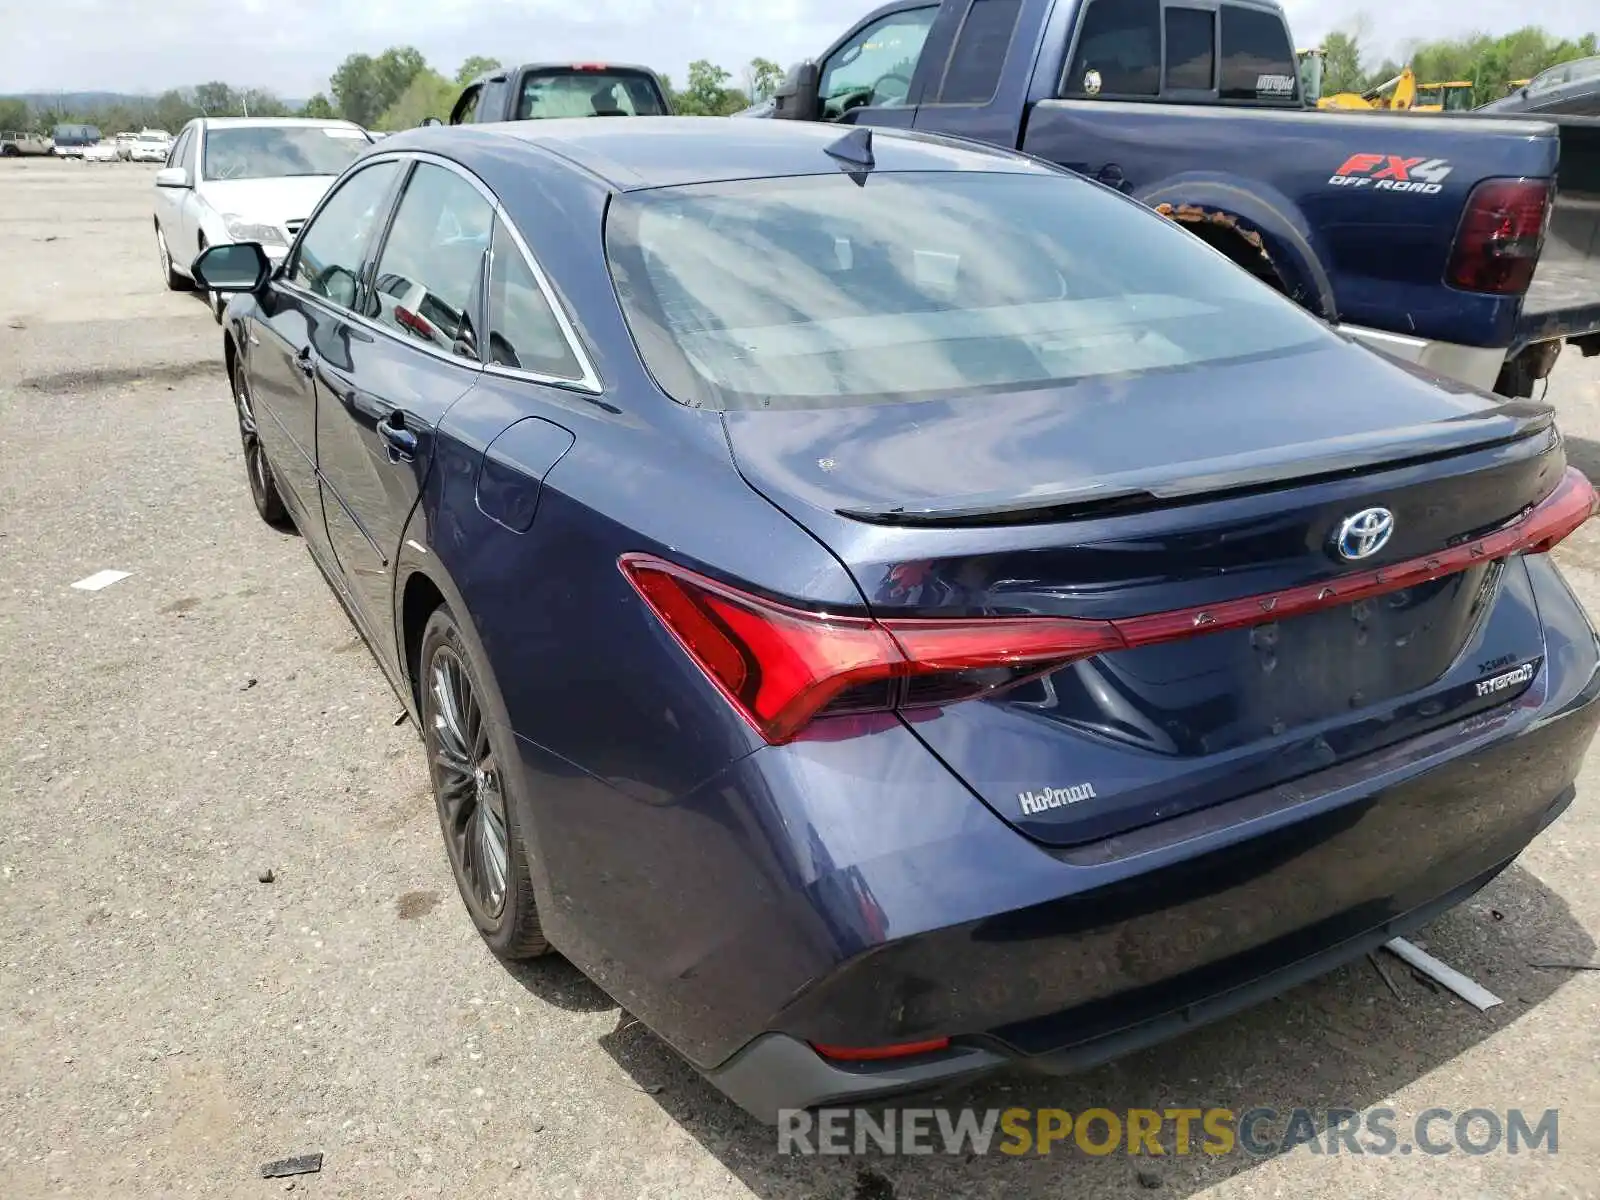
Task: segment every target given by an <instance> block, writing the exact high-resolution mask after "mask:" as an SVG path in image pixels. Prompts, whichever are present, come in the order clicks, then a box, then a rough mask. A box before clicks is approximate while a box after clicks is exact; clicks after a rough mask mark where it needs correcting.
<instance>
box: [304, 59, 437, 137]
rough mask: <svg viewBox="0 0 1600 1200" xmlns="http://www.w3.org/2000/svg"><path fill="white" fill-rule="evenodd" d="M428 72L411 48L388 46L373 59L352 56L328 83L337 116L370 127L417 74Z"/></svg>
mask: <svg viewBox="0 0 1600 1200" xmlns="http://www.w3.org/2000/svg"><path fill="white" fill-rule="evenodd" d="M427 69H428V62H427V60H426V59H425V58H423V57H422V52H421V51H420V50H417V49H416V48H415V47H413V46H390V47H389V49H387V50H385V51H384V52H383V53H382V54H380V55H378V56H377V57H376V58H374V57H373V56H372V55H370V54H352V55H350V57H349V58H347V59H345V60H344V62H343V63H341V64H340V66H339V69H338V70H337V71H335V72H334V73H333V78H332V79H330V80H329V81H328V84H329V89H330V90H331V91H332V92H333V96H334V99H335V100H337V101H338V104H339V112H340V115H342V116H343V117H345V118H346V119H347V120H351V121H354V122H355V123H356V124H358V125H371V124H372V123H373V122H374V121H376V120H377V119H378V118H379V117H381V116H382V115H383V114H384V112H385V111H387V110H388V108H389V107H390V106H391V105H392V104H394V103H395V101H397V100H398V99H400V93H402V92H404V91H405V90H406V88H408V87H410V86H411V81H412V80H413V79H415V78H416V77H417V75H418V74H419V73H420V72H422V71H425V70H427Z"/></svg>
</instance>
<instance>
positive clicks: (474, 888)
mask: <svg viewBox="0 0 1600 1200" xmlns="http://www.w3.org/2000/svg"><path fill="white" fill-rule="evenodd" d="M426 708H427V716H428V720H427V726H426V739H427V744H428V765H429V770H430V773H431V774H432V776H433V786H434V795H435V798H436V799H437V801H438V804H439V817H440V821H441V823H442V824H443V826H444V830H445V839H446V842H447V843H448V845H449V848H450V857H451V858H452V860H454V864H455V867H456V871H457V874H458V876H459V878H460V879H461V881H462V882H463V883H464V884H465V885H466V888H465V889H464V890H470V892H471V899H472V900H473V902H474V904H475V905H476V907H478V908H479V909H480V910H481V912H482V914H483V916H484V917H486V918H487V919H489V920H491V921H493V920H495V919H497V918H498V917H499V915H500V912H501V910H502V909H503V908H504V907H505V902H506V878H507V872H508V869H509V868H508V862H509V850H508V846H509V844H510V838H509V835H508V833H507V829H506V801H505V789H504V785H503V782H502V779H501V774H500V769H499V766H498V764H497V763H496V761H495V756H494V750H493V748H492V747H491V746H490V744H489V729H488V722H487V721H486V720H485V719H484V715H483V710H482V708H481V707H480V706H479V703H478V697H477V693H476V692H475V691H474V689H473V686H472V680H471V678H470V677H469V675H468V674H467V670H466V665H465V664H464V663H463V662H462V660H461V658H460V656H459V655H457V653H456V652H455V651H454V650H453V649H451V648H450V647H449V646H440V647H439V648H438V649H437V650H436V651H435V652H434V655H433V661H432V664H431V665H430V667H429V671H428V704H427V705H426Z"/></svg>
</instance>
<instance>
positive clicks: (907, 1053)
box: [811, 1037, 950, 1062]
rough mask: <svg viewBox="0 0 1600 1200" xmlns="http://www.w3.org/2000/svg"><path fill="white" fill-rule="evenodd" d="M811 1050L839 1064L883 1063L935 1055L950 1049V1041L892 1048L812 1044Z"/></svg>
mask: <svg viewBox="0 0 1600 1200" xmlns="http://www.w3.org/2000/svg"><path fill="white" fill-rule="evenodd" d="M811 1048H812V1049H813V1050H815V1051H816V1052H817V1053H818V1054H820V1055H822V1057H824V1058H831V1059H834V1060H836V1061H838V1062H882V1061H883V1060H884V1059H886V1058H910V1057H911V1056H912V1055H914V1054H934V1053H937V1052H938V1051H940V1050H948V1049H950V1039H949V1038H947V1037H942V1038H929V1039H928V1040H927V1041H925V1042H898V1043H896V1044H895V1045H892V1046H825V1045H823V1044H822V1043H821V1042H812V1043H811Z"/></svg>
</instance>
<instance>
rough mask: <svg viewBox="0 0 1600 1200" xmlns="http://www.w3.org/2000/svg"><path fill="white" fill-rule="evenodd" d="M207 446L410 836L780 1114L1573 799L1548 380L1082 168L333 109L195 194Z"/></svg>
mask: <svg viewBox="0 0 1600 1200" xmlns="http://www.w3.org/2000/svg"><path fill="white" fill-rule="evenodd" d="M196 270H197V271H198V272H199V273H200V275H201V276H202V281H203V282H204V283H205V284H206V285H207V286H210V287H213V288H216V289H217V290H219V291H227V292H235V293H239V294H238V295H237V296H235V298H234V299H233V300H232V301H231V302H230V303H229V305H228V309H227V314H226V321H225V337H226V350H227V364H228V369H229V371H230V372H231V376H232V382H233V390H234V397H235V401H236V405H237V410H238V421H239V430H240V434H241V437H242V439H243V445H244V455H245V461H246V464H247V467H248V477H249V483H250V489H251V494H252V496H253V497H254V500H255V504H256V507H257V509H258V510H259V511H260V513H261V516H262V517H263V518H265V519H266V520H267V521H268V522H270V523H272V524H274V525H277V526H280V527H282V528H285V529H287V528H289V527H290V526H291V525H292V526H293V527H294V528H297V529H298V530H299V531H300V532H301V533H302V534H303V535H304V536H305V540H306V544H307V546H308V547H309V548H310V550H311V552H312V555H313V556H314V557H315V559H316V561H317V562H318V564H319V565H320V566H321V568H322V569H323V571H324V573H325V574H326V576H327V578H328V580H329V582H330V583H331V584H332V585H333V587H334V589H335V590H336V591H337V592H338V594H339V596H340V598H341V599H342V600H343V601H344V603H345V605H346V606H347V608H348V609H349V611H350V613H351V615H352V617H353V618H354V620H355V622H356V623H357V624H358V625H359V626H360V628H361V630H362V631H363V633H364V634H365V636H366V638H367V640H368V642H369V643H370V644H371V646H372V649H373V651H374V653H375V655H376V657H377V659H378V662H379V663H380V664H381V665H382V667H383V669H384V670H385V671H386V672H387V673H388V675H389V678H390V679H391V680H392V681H393V683H394V686H395V688H396V690H397V691H398V692H399V693H400V695H401V696H402V697H403V699H404V701H405V704H406V706H407V707H408V709H409V710H410V711H411V713H412V715H413V717H414V718H415V719H416V720H417V724H418V726H419V728H420V729H421V730H422V734H423V739H424V741H425V744H426V749H427V754H428V763H429V769H430V772H431V776H432V783H433V788H434V791H435V793H436V796H437V800H438V809H439V816H440V821H441V824H442V826H443V831H444V842H445V847H446V850H447V852H448V854H449V858H450V864H451V867H452V868H453V870H454V872H455V876H456V880H457V882H458V884H459V885H460V890H461V895H462V899H463V901H464V902H465V904H466V907H467V910H468V911H469V913H470V914H471V916H472V919H473V921H474V922H475V923H476V925H477V927H478V928H479V929H480V930H481V931H482V934H483V937H484V939H485V940H486V941H487V942H488V944H489V946H490V947H491V949H493V950H494V951H495V953H497V954H500V955H503V956H505V957H507V958H521V957H528V956H533V955H538V954H542V953H544V952H546V951H548V950H551V949H552V948H554V949H558V950H559V951H560V952H562V953H563V954H565V955H566V956H567V957H569V958H570V959H571V960H572V961H573V962H575V963H577V964H578V965H579V966H580V967H581V968H582V969H583V970H584V971H586V972H588V973H589V974H590V975H591V976H592V977H593V978H594V979H595V980H596V981H597V982H598V983H599V984H600V985H601V986H603V987H604V988H605V989H606V990H607V991H609V992H610V993H611V995H612V996H614V997H615V998H616V999H617V1000H618V1001H619V1002H620V1003H621V1004H623V1005H625V1006H626V1007H627V1009H628V1010H629V1011H631V1012H632V1013H634V1014H636V1015H637V1016H638V1017H639V1018H640V1019H641V1020H642V1021H644V1022H645V1023H646V1024H647V1025H648V1026H650V1027H651V1028H653V1029H654V1030H655V1031H657V1032H658V1033H659V1034H660V1035H661V1036H662V1037H663V1038H665V1039H666V1040H667V1041H668V1042H670V1043H671V1044H672V1045H673V1046H674V1047H675V1048H676V1049H677V1050H678V1051H680V1052H681V1053H682V1054H683V1055H684V1056H685V1057H687V1058H688V1059H689V1060H690V1061H691V1062H693V1063H694V1064H695V1065H696V1066H697V1067H698V1068H699V1069H700V1070H702V1071H703V1072H705V1074H706V1075H707V1076H709V1077H710V1078H711V1079H712V1080H713V1081H714V1082H715V1083H716V1084H717V1086H719V1087H720V1088H722V1089H723V1090H724V1091H725V1092H726V1093H727V1094H728V1095H729V1096H731V1097H732V1098H733V1099H734V1100H736V1101H737V1102H738V1103H739V1104H741V1105H743V1106H744V1107H746V1108H747V1109H749V1110H750V1111H752V1112H754V1113H757V1114H760V1115H762V1116H764V1117H767V1118H768V1119H772V1118H775V1117H776V1114H777V1112H778V1110H780V1109H782V1108H785V1107H803V1106H808V1105H814V1104H821V1103H827V1102H843V1101H847V1100H853V1099H858V1098H862V1097H866V1096H872V1095H878V1094H883V1093H887V1092H892V1091H897V1090H901V1089H906V1088H912V1087H918V1086H922V1085H929V1084H935V1083H940V1082H944V1081H948V1080H950V1079H953V1078H956V1077H960V1076H966V1075H970V1074H973V1073H976V1072H980V1071H985V1070H989V1069H992V1068H995V1067H999V1066H1001V1065H1004V1064H1008V1063H1010V1064H1019V1065H1024V1066H1027V1067H1030V1068H1034V1069H1038V1070H1043V1071H1065V1070H1071V1069H1075V1068H1077V1067H1080V1066H1083V1065H1087V1064H1090V1063H1093V1062H1096V1061H1098V1060H1101V1059H1105V1058H1107V1057H1110V1056H1112V1055H1115V1054H1119V1053H1121V1052H1124V1051H1126V1050H1128V1049H1130V1048H1133V1047H1137V1046H1139V1045H1142V1044H1145V1043H1147V1042H1150V1041H1152V1040H1155V1039H1158V1038H1161V1037H1164V1036H1167V1035H1170V1034H1171V1033H1173V1032H1175V1031H1178V1030H1181V1029H1185V1028H1188V1027H1190V1026H1192V1025H1194V1024H1196V1023H1198V1022H1201V1021H1204V1020H1208V1019H1211V1018H1214V1017H1217V1016H1220V1015H1222V1014H1225V1013H1227V1012H1230V1011H1233V1010H1235V1009H1238V1008H1240V1007H1242V1006H1244V1005H1246V1004H1248V1003H1250V1002H1252V1001H1254V1000H1257V999H1260V998H1262V997H1265V996H1268V995H1270V994H1272V993H1274V992H1277V991H1279V990H1282V989H1283V988H1285V987H1287V986H1289V985H1291V984H1293V983H1296V982H1298V981H1300V980H1302V979H1306V978H1308V977H1310V976H1313V975H1315V974H1317V973H1320V972H1322V971H1325V970H1327V969H1329V968H1330V967H1332V966H1334V965H1336V964H1338V963H1340V962H1343V961H1345V960H1347V959H1350V958H1353V957H1356V956H1359V955H1361V954H1363V953H1364V952H1366V951H1367V950H1369V949H1371V948H1373V947H1375V946H1377V945H1379V944H1381V943H1382V942H1384V941H1386V940H1388V939H1389V938H1392V937H1394V936H1396V935H1398V934H1401V933H1403V932H1405V931H1406V930H1409V929H1411V928H1413V927H1415V926H1417V925H1420V924H1421V923H1423V922H1425V921H1427V920H1429V919H1430V918H1432V917H1433V916H1434V915H1435V914H1437V913H1439V912H1441V911H1443V910H1444V909H1446V908H1448V907H1450V906H1451V905H1453V904H1456V903H1457V902H1459V901H1460V900H1461V899H1462V898H1464V897H1466V896H1468V895H1470V894H1471V893H1472V892H1473V891H1474V890H1476V889H1477V888H1480V887H1481V886H1483V884H1484V883H1486V882H1487V881H1488V880H1490V879H1491V878H1493V877H1494V876H1495V874H1496V873H1497V872H1499V871H1501V870H1503V869H1504V868H1505V867H1506V866H1507V864H1509V863H1510V862H1511V861H1512V860H1513V859H1514V858H1515V857H1516V856H1517V855H1518V853H1519V852H1520V851H1521V850H1522V849H1523V847H1525V846H1526V845H1527V844H1528V843H1529V841H1530V840H1531V839H1532V838H1533V837H1534V836H1535V835H1536V834H1537V833H1538V832H1539V831H1540V830H1541V829H1543V828H1544V827H1545V826H1546V825H1548V824H1549V823H1550V822H1551V821H1553V820H1555V819H1556V817H1557V816H1558V815H1559V814H1560V813H1561V812H1562V810H1563V809H1564V808H1565V807H1566V806H1567V804H1568V803H1569V802H1570V801H1571V800H1572V797H1573V780H1574V778H1575V775H1576V773H1577V770H1578V765H1579V761H1580V760H1581V758H1582V757H1583V754H1584V752H1585V749H1586V748H1587V747H1588V745H1589V743H1590V740H1591V738H1592V737H1593V735H1594V733H1595V727H1596V721H1597V719H1600V707H1597V706H1596V704H1595V700H1596V697H1597V695H1600V674H1597V668H1600V654H1597V644H1596V636H1595V633H1594V632H1593V630H1592V629H1591V627H1590V625H1589V622H1588V620H1587V618H1586V617H1585V614H1584V612H1583V610H1582V608H1581V607H1580V606H1579V604H1578V602H1577V601H1576V600H1575V599H1574V597H1573V595H1572V593H1571V592H1570V591H1569V590H1568V588H1567V586H1566V584H1565V583H1564V582H1563V581H1562V579H1561V577H1560V575H1559V574H1558V573H1557V571H1556V569H1555V567H1554V566H1553V565H1552V563H1551V560H1550V558H1549V556H1548V555H1547V554H1546V553H1545V552H1546V551H1548V550H1549V549H1550V548H1551V547H1552V546H1553V545H1554V544H1555V543H1557V542H1558V541H1560V540H1561V539H1562V538H1564V537H1566V536H1567V535H1568V534H1570V533H1571V532H1572V531H1573V530H1574V529H1576V528H1577V527H1578V526H1579V525H1580V524H1582V523H1583V522H1584V521H1585V520H1587V519H1588V518H1589V517H1590V516H1591V515H1592V514H1593V513H1594V511H1595V509H1596V499H1595V492H1594V490H1593V489H1592V488H1591V487H1590V484H1589V482H1588V481H1587V480H1586V479H1585V478H1584V477H1583V476H1582V475H1580V474H1578V473H1577V472H1576V471H1574V470H1572V469H1571V468H1569V467H1568V466H1567V463H1566V459H1565V455H1564V451H1563V445H1562V439H1561V436H1560V434H1559V433H1558V431H1557V430H1556V428H1555V426H1554V424H1553V421H1552V415H1551V412H1550V410H1549V409H1548V408H1546V407H1544V406H1541V405H1538V404H1535V403H1531V402H1511V403H1508V402H1501V401H1498V400H1496V399H1495V398H1494V397H1491V396H1487V395H1483V394H1479V393H1477V392H1474V391H1470V390H1465V389H1463V388H1462V387H1461V386H1460V385H1453V384H1450V383H1449V382H1447V381H1445V380H1442V379H1438V378H1434V377H1430V376H1426V375H1423V374H1421V373H1419V372H1418V371H1417V370H1416V369H1413V368H1408V367H1402V366H1400V365H1396V364H1394V363H1391V362H1389V361H1387V360H1385V359H1383V358H1380V357H1379V356H1378V355H1377V354H1375V353H1373V352H1371V351H1369V350H1366V349H1363V348H1361V347H1358V346H1354V345H1351V344H1349V343H1347V342H1346V341H1344V340H1342V339H1341V338H1340V337H1338V336H1336V335H1335V334H1334V333H1332V332H1330V331H1329V330H1328V328H1327V327H1326V326H1324V325H1323V324H1321V323H1319V322H1318V321H1317V320H1315V319H1313V318H1312V317H1310V316H1308V315H1307V314H1306V313H1304V312H1303V311H1301V310H1300V309H1299V308H1297V307H1296V306H1295V305H1294V304H1293V303H1291V302H1289V301H1288V300H1286V299H1284V298H1283V297H1282V296H1280V295H1279V294H1277V293H1276V292H1274V291H1272V290H1271V289H1270V288H1268V287H1267V286H1265V285H1263V284H1261V283H1259V282H1258V281H1257V280H1255V279H1254V278H1253V277H1252V276H1251V275H1249V274H1248V273H1246V272H1245V271H1243V270H1240V269H1239V268H1237V267H1235V266H1234V265H1233V264H1232V263H1230V262H1229V261H1228V260H1227V259H1226V258H1224V257H1223V256H1221V255H1219V254H1218V253H1216V252H1214V251H1213V250H1211V249H1210V248H1208V247H1207V246H1205V245H1204V244H1203V243H1201V242H1200V241H1198V240H1197V239H1195V238H1194V237H1192V236H1191V235H1189V234H1188V233H1186V232H1184V231H1183V230H1182V229H1180V228H1179V227H1177V226H1175V225H1173V224H1170V223H1169V222H1167V221H1165V220H1164V219H1162V218H1161V217H1159V216H1157V215H1155V214H1154V213H1152V212H1150V211H1148V210H1146V209H1144V208H1142V207H1140V206H1139V205H1137V204H1135V203H1134V202H1132V201H1129V200H1127V199H1124V198H1123V197H1121V196H1119V195H1117V194H1116V193H1115V192H1113V191H1110V190H1108V189H1105V188H1102V187H1100V186H1099V185H1097V184H1093V183H1090V182H1087V181H1084V180H1082V179H1079V178H1077V177H1075V176H1072V175H1069V174H1066V173H1063V172H1060V171H1057V170H1056V169H1054V168H1052V167H1050V166H1048V165H1045V164H1041V163H1038V162H1035V161H1033V160H1031V159H1027V158H1023V157H1021V156H1017V155H1013V154H1008V153H1004V152H999V151H994V150H990V149H985V148H982V147H978V146H973V145H967V144H964V143H959V142H955V141H950V140H943V139H937V138H932V137H928V136H922V135H911V134H903V133H896V132H890V131H886V130H879V131H877V132H876V133H875V134H869V133H868V132H867V131H865V130H855V131H852V130H850V129H848V128H842V127H840V126H816V125H805V124H800V123H792V122H765V121H715V120H703V119H702V120H696V119H686V120H685V119H676V118H653V119H649V120H641V121H634V120H628V119H617V120H613V121H576V122H566V121H550V122H535V123H525V124H518V125H504V126H496V125H488V126H465V127H461V128H456V129H423V130H416V131H412V132H409V133H404V134H400V135H397V136H394V137H391V138H388V139H385V140H384V141H383V142H382V143H380V144H378V145H376V146H374V147H373V148H372V149H371V150H370V151H368V152H367V153H366V154H365V155H364V156H363V157H362V158H361V159H359V160H358V161H357V162H356V163H355V164H354V165H353V166H352V167H351V168H350V169H349V170H348V171H347V172H346V173H345V174H344V175H343V176H342V177H341V178H340V180H339V181H338V182H337V183H336V184H335V186H334V187H333V188H332V189H331V190H330V192H329V193H328V195H327V197H326V199H325V200H324V201H323V203H322V205H321V207H320V208H319V209H318V210H317V212H316V213H315V214H314V215H313V216H312V217H311V219H310V221H309V223H308V224H307V225H306V227H305V228H304V230H303V231H302V232H301V233H300V235H299V238H298V240H297V242H296V244H295V246H294V248H293V250H292V252H291V254H290V255H289V257H288V258H287V260H286V261H285V262H284V263H283V265H282V266H281V267H280V268H278V269H276V270H272V269H270V268H269V267H268V266H267V265H266V261H265V259H264V258H263V257H262V256H261V254H260V252H259V249H258V248H255V247H251V246H248V245H245V246H218V247H213V248H212V249H210V250H208V251H207V252H206V253H205V254H204V255H202V256H201V258H200V259H199V260H198V261H197V263H196Z"/></svg>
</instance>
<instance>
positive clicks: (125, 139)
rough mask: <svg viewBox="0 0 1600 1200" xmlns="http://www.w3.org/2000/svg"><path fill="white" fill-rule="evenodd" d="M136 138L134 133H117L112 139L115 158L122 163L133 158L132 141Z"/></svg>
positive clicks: (136, 135)
mask: <svg viewBox="0 0 1600 1200" xmlns="http://www.w3.org/2000/svg"><path fill="white" fill-rule="evenodd" d="M138 136H139V135H138V134H136V133H119V134H117V136H116V137H114V138H113V139H112V141H113V142H114V143H115V144H116V147H117V157H118V158H120V159H121V160H122V161H123V162H128V161H130V160H131V159H132V158H133V141H134V139H135V138H136V137H138Z"/></svg>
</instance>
